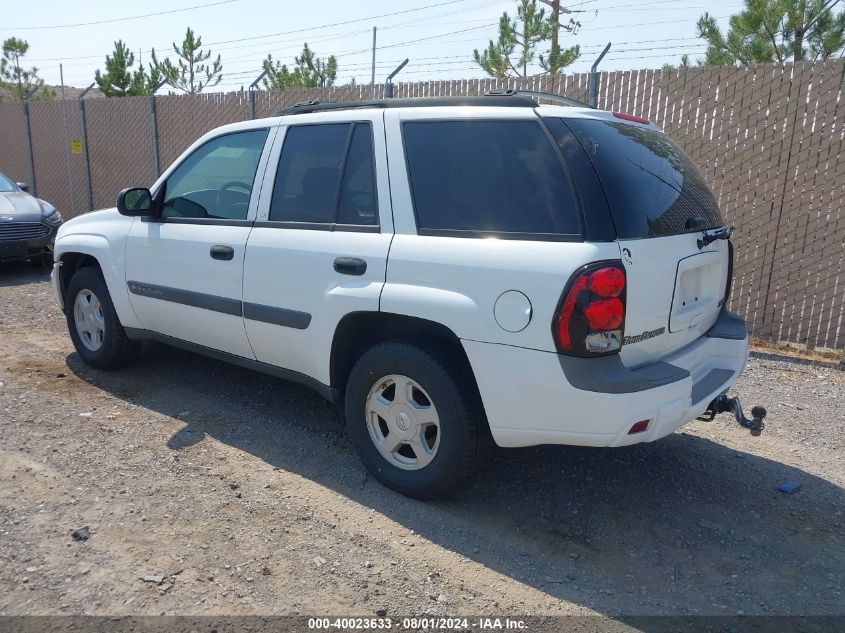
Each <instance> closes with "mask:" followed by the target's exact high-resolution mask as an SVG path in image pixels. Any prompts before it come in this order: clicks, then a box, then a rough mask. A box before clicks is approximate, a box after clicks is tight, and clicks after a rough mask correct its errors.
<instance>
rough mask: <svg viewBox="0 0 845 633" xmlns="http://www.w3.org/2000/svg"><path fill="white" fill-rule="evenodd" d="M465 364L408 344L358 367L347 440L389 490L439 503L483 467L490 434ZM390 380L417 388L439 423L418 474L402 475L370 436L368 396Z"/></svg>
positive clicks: (374, 353) (349, 398)
mask: <svg viewBox="0 0 845 633" xmlns="http://www.w3.org/2000/svg"><path fill="white" fill-rule="evenodd" d="M465 364H466V363H465V362H461V359H460V358H459V357H458V356H457V355H455V354H453V353H450V352H449V351H447V350H443V349H439V348H437V347H433V346H428V345H425V344H420V343H411V342H404V341H387V342H384V343H380V344H378V345H376V346H375V347H372V348H371V349H369V350H368V351H366V352H365V353H364V354H363V355H362V356H361V357H360V358H359V359H358V361H357V362H356V363H355V366H354V367H353V368H352V372H351V374H350V376H349V380H348V382H347V385H346V402H345V405H346V407H345V408H346V428H347V434H348V435H349V439H350V441H351V442H352V445H353V447H354V448H355V451H356V452H357V453H358V456H359V457H360V458H361V461H362V462H363V463H364V466H365V467H366V468H367V470H368V471H369V472H370V473H371V474H372V475H373V477H375V478H376V479H377V480H379V481H380V482H381V483H383V484H384V485H385V486H388V487H389V488H393V489H394V490H396V491H398V492H401V493H402V494H404V495H407V496H409V497H414V498H417V499H429V498H433V497H440V496H444V495H447V494H450V493H452V492H454V491H455V490H457V489H458V488H459V487H460V486H461V484H462V483H464V482H465V481H466V479H467V478H468V477H469V476H470V475H471V474H473V473H474V471H475V470H476V469H477V468H478V466H479V465H480V464H481V463H482V461H483V458H484V456H485V455H486V453H487V449H488V447H489V445H490V432H489V429H488V427H487V421H486V418H485V417H484V411H483V407H482V405H481V399H480V397H479V395H478V389H477V388H476V385H475V382H474V381H473V380H472V377H471V376H470V375H469V371H468V369H467V368H466V367H465ZM391 374H399V375H403V376H407V377H408V378H410V379H412V380H413V381H414V382H416V383H418V384H419V386H420V387H422V389H423V390H424V391H425V392H426V394H427V395H428V397H429V398H430V400H431V403H432V404H433V405H434V406H435V407H436V410H437V414H438V417H439V420H440V428H439V434H440V437H439V446H438V448H437V451H436V453H435V455H434V458H433V459H432V461H431V462H430V463H428V464H427V465H425V466H424V467H422V468H419V469H418V470H404V469H402V468H400V467H397V466H395V465H394V464H392V463H391V462H390V461H388V459H387V458H386V457H384V456H383V455H382V454H381V453H380V452H379V450H378V449H377V448H376V445H375V443H374V440H373V439H372V438H371V437H370V431H369V430H368V423H367V414H366V407H367V398H368V396H369V394H370V390H371V389H373V388H374V387H375V386H376V384H377V383H379V382H380V381H381V380H382V379H383V378H384V377H386V376H389V375H391Z"/></svg>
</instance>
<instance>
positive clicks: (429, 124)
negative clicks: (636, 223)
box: [403, 120, 581, 239]
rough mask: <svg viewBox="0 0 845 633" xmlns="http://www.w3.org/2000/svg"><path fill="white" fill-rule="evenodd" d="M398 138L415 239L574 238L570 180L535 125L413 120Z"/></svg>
mask: <svg viewBox="0 0 845 633" xmlns="http://www.w3.org/2000/svg"><path fill="white" fill-rule="evenodd" d="M403 136H404V141H405V154H406V156H407V161H408V173H409V177H410V181H411V192H412V195H413V199H414V210H415V212H416V218H417V227H418V230H419V232H420V234H422V235H425V234H429V235H431V234H445V235H456V236H474V235H478V234H482V235H483V234H493V235H501V236H503V237H508V236H513V237H520V238H527V237H528V236H529V235H531V236H558V237H562V238H563V239H572V238H573V236H576V235H577V236H580V233H581V228H580V224H579V221H578V215H579V207H578V201H577V197H576V194H575V191H574V189H573V186H572V183H571V178H570V177H569V175H568V174H567V173H566V171H564V168H563V165H562V163H561V161H560V159H559V158H558V154H557V152H556V151H555V148H554V146H553V144H552V142H551V141H550V140H549V137H548V136H547V135H546V133H545V132H544V131H543V128H542V127H541V126H540V124H539V122H537V121H490V120H486V121H485V120H474V121H413V122H406V123H404V124H403ZM567 236H569V237H567Z"/></svg>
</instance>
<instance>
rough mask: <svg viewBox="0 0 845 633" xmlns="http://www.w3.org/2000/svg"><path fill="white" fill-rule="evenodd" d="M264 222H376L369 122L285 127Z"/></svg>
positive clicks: (331, 223) (376, 212)
mask: <svg viewBox="0 0 845 633" xmlns="http://www.w3.org/2000/svg"><path fill="white" fill-rule="evenodd" d="M270 220H271V221H274V222H300V223H308V224H326V225H334V224H346V225H358V226H361V225H371V226H374V225H377V224H378V208H377V204H376V187H375V169H374V159H373V137H372V127H371V126H370V124H369V123H326V124H320V125H297V126H292V127H290V128H288V131H287V133H286V134H285V141H284V145H283V146H282V155H281V157H280V158H279V166H278V169H277V171H276V181H275V183H274V185H273V199H272V201H271V203H270Z"/></svg>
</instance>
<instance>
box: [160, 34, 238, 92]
mask: <svg viewBox="0 0 845 633" xmlns="http://www.w3.org/2000/svg"><path fill="white" fill-rule="evenodd" d="M173 52H175V53H176V55H177V60H176V64H174V63H173V62H171V61H170V59H169V58H165V59H164V60H162V61H159V60H158V58H157V57H156V52H155V49H153V51H152V58H153V61H152V67H151V73H150V75H151V76H152V75H153V72H155V73H158V74H159V75H160V76H161V78H162V79H163V80H164V81H166V82H167V83H168V84H170V85H171V86H173V87H174V88H176V89H177V90H181V91H182V92H185V93H187V94H192V95H193V94H199V93H201V92H202V91H203V90H205V89H206V88H212V87H214V86H216V85H217V84H219V83H220V81H221V80H222V79H223V64H222V63H221V61H220V55H218V56H217V59H215V60H214V61H213V62H212V63H210V64H209V63H208V60H209V59H210V58H211V51H203V50H202V38H201V37H197V36H195V35H194V31H193V30H192V29H191V28H190V27H188V29H187V31H186V32H185V39H184V40H183V41H182V45H181V46H177V45H176V42H173Z"/></svg>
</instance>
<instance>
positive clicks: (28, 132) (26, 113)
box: [23, 97, 38, 196]
mask: <svg viewBox="0 0 845 633" xmlns="http://www.w3.org/2000/svg"><path fill="white" fill-rule="evenodd" d="M23 118H24V123H26V125H25V126H24V132H25V133H26V146H27V148H28V149H29V186H30V187H32V195H34V196H37V195H38V187H37V186H36V184H35V157H34V156H33V155H32V130H31V129H30V126H29V97H27V98H25V99H24V100H23Z"/></svg>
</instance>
